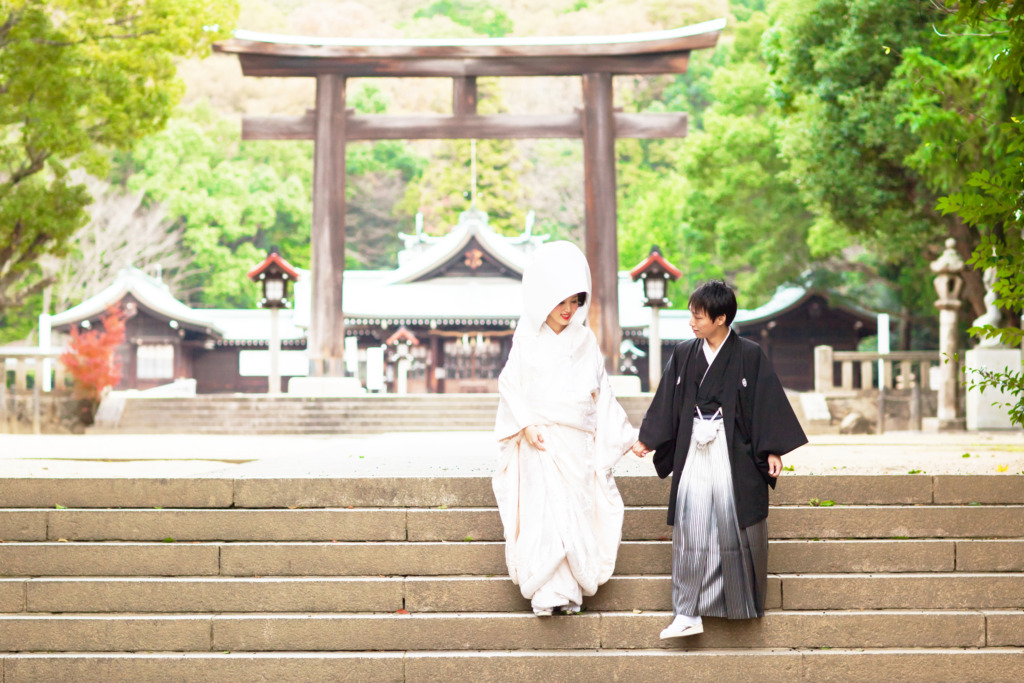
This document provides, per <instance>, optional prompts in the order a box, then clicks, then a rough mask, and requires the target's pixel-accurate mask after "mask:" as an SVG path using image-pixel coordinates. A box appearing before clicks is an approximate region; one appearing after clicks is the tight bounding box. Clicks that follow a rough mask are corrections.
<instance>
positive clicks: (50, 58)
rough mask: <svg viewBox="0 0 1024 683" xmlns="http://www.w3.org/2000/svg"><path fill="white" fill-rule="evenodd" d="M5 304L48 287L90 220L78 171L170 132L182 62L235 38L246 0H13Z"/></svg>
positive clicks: (0, 126)
mask: <svg viewBox="0 0 1024 683" xmlns="http://www.w3.org/2000/svg"><path fill="white" fill-rule="evenodd" d="M0 7H2V9H0V13H2V14H0V313H6V312H7V311H8V310H9V309H12V308H16V307H18V306H19V305H21V304H22V303H24V302H25V301H26V299H27V298H29V297H32V296H33V295H34V294H36V293H38V292H39V291H41V290H42V289H43V288H44V287H45V286H46V285H47V284H48V281H49V280H48V278H47V276H46V274H45V273H43V272H42V269H41V268H40V267H39V259H40V258H41V257H42V256H45V255H47V254H52V255H55V256H60V255H62V254H64V253H65V251H66V249H67V246H68V239H69V238H70V236H71V235H72V234H73V233H74V232H75V231H76V230H77V229H78V228H80V227H81V226H82V225H84V224H85V223H86V221H87V220H88V214H87V213H86V211H85V207H86V206H87V205H88V203H89V202H90V197H89V194H88V192H87V190H86V188H85V187H84V186H83V185H82V184H81V183H80V182H76V181H75V180H74V176H72V175H71V173H70V172H71V171H72V170H74V169H83V170H85V171H87V172H89V173H91V174H93V175H96V176H100V177H103V176H105V175H106V172H107V169H108V166H109V161H108V159H109V157H108V154H109V152H110V151H111V150H114V149H123V148H127V147H129V146H130V145H132V144H133V143H134V142H135V141H136V140H138V139H139V138H141V137H143V136H145V135H147V134H150V133H153V132H154V131H157V130H159V129H160V128H161V127H162V126H163V125H164V124H165V122H166V120H167V118H168V116H169V115H170V113H171V111H172V110H173V108H174V106H175V105H176V104H177V102H178V100H179V99H180V98H181V96H182V93H183V91H184V85H183V83H182V82H181V81H180V80H179V79H178V77H177V74H176V64H175V60H176V59H178V58H180V57H187V56H193V55H204V54H207V53H208V51H209V46H210V43H211V42H212V41H214V40H217V39H219V38H223V37H225V36H226V35H227V30H228V29H230V28H231V26H232V25H233V23H234V21H235V17H236V15H237V12H238V8H237V6H236V3H235V0H142V1H140V0H88V1H85V0H3V4H2V6H0Z"/></svg>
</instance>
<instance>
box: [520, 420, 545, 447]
mask: <svg viewBox="0 0 1024 683" xmlns="http://www.w3.org/2000/svg"><path fill="white" fill-rule="evenodd" d="M523 438H524V439H526V443H528V444H530V445H531V446H533V447H534V448H536V449H537V450H538V451H543V450H545V449H544V435H543V434H541V431H540V428H539V427H536V426H534V425H530V426H529V427H524V428H523Z"/></svg>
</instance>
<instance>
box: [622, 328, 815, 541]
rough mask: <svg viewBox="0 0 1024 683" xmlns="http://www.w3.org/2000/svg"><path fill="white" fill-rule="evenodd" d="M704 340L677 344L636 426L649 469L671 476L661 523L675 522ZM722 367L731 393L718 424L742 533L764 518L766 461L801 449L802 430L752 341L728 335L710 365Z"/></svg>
mask: <svg viewBox="0 0 1024 683" xmlns="http://www.w3.org/2000/svg"><path fill="white" fill-rule="evenodd" d="M703 343H704V342H703V340H701V339H692V340H688V341H685V342H682V343H680V344H678V345H677V346H676V348H675V349H674V350H673V351H672V357H671V358H670V359H669V361H668V363H667V364H666V365H665V371H664V372H663V373H662V376H661V383H660V384H659V385H658V391H657V392H656V393H655V394H654V399H653V400H652V401H651V405H650V407H649V408H648V409H647V414H646V415H645V416H644V422H643V425H642V426H641V427H640V441H642V442H643V443H644V444H645V445H646V446H647V447H648V448H651V449H653V450H654V451H656V452H655V454H654V467H655V469H656V470H657V472H658V476H659V477H661V478H662V479H664V478H665V477H667V476H668V475H669V473H671V474H672V489H671V494H670V496H669V501H668V523H669V524H673V523H674V522H675V514H676V493H677V491H678V489H679V479H680V477H681V475H682V473H683V465H684V464H686V456H687V453H688V452H689V449H690V432H691V431H692V430H693V416H694V406H695V405H696V402H697V386H698V381H699V380H698V378H697V370H696V366H697V362H696V361H697V358H698V355H697V354H700V353H703V352H704V351H703ZM721 362H724V363H725V364H726V366H725V373H726V378H725V382H726V384H725V386H727V387H728V386H734V387H736V391H735V392H727V393H726V395H725V396H723V397H722V419H723V420H724V425H725V438H726V443H727V445H728V449H729V461H730V463H731V464H732V486H733V491H734V492H735V497H736V516H737V519H738V521H739V525H740V528H741V529H745V528H747V527H748V526H750V525H752V524H756V523H757V522H759V521H761V520H762V519H764V518H765V517H767V516H768V487H769V486H771V487H772V488H775V478H774V477H770V476H768V456H769V455H770V454H773V453H774V454H775V455H783V454H785V453H789V452H790V451H792V450H793V449H795V448H798V447H799V446H802V445H804V444H805V443H807V437H806V436H805V435H804V430H803V429H802V428H801V427H800V422H799V421H798V420H797V418H796V414H795V413H794V412H793V408H792V406H791V405H790V403H789V399H788V398H786V393H785V391H784V390H783V389H782V383H781V382H780V381H779V378H778V376H776V374H775V370H773V369H772V364H771V361H770V360H768V357H767V356H765V355H764V353H763V352H762V351H761V347H760V346H758V344H757V343H756V342H753V341H750V340H749V339H741V338H740V337H739V336H738V335H737V334H736V333H735V332H732V333H730V334H729V337H728V338H727V339H726V340H725V342H724V344H723V347H722V349H721V351H720V352H719V355H718V358H717V359H716V363H721Z"/></svg>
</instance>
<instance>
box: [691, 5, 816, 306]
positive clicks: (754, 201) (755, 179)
mask: <svg viewBox="0 0 1024 683" xmlns="http://www.w3.org/2000/svg"><path fill="white" fill-rule="evenodd" d="M767 26H768V18H767V16H766V15H765V14H763V13H759V12H755V13H752V14H749V15H748V19H747V20H746V21H743V22H740V23H739V24H738V25H737V26H736V28H735V33H734V40H733V43H732V46H731V49H730V50H729V51H728V52H729V54H728V56H727V57H726V59H725V60H724V64H723V65H722V66H721V67H720V68H719V69H717V70H716V71H715V72H714V74H713V75H712V77H711V79H710V87H709V89H708V93H709V94H710V99H711V101H712V102H713V104H712V105H711V106H710V107H709V108H708V109H707V110H706V112H705V113H704V117H703V121H704V126H703V130H698V131H696V132H695V133H693V134H692V135H691V136H690V138H689V139H688V140H687V144H686V147H685V150H684V154H683V157H682V164H681V170H682V172H683V173H684V174H686V176H687V178H689V180H690V185H691V191H690V193H689V194H688V195H687V196H686V197H685V205H686V208H685V216H686V220H687V221H688V222H689V223H690V225H691V227H692V230H693V231H695V232H697V233H699V234H703V235H706V236H707V241H708V242H709V247H710V252H711V253H712V254H713V255H714V258H715V264H716V266H717V268H718V271H719V272H718V273H708V275H712V274H715V275H726V276H728V277H729V278H730V279H732V280H733V281H734V282H735V283H736V285H737V287H738V290H739V291H738V293H739V295H740V298H741V300H742V301H743V304H744V305H745V306H748V307H752V306H756V305H760V304H761V303H764V301H766V300H767V299H768V298H770V297H771V295H772V293H773V292H774V291H775V289H776V288H777V287H778V286H779V285H781V284H783V283H785V282H788V281H793V280H796V279H798V278H800V277H801V275H802V274H803V272H804V271H805V270H806V269H807V268H808V267H809V265H810V264H811V263H812V262H813V260H814V258H813V255H812V253H811V245H810V244H809V243H808V239H809V227H810V223H811V219H812V215H811V213H810V211H809V210H808V208H807V206H806V203H805V201H804V200H803V198H802V197H801V194H800V191H799V188H798V186H797V183H796V182H795V181H794V178H793V177H792V175H791V173H790V164H789V162H788V161H787V160H786V158H785V157H784V156H783V155H782V153H781V150H780V147H779V137H780V135H781V131H782V129H783V126H784V121H783V119H782V116H781V113H780V111H779V109H778V107H777V106H775V104H774V103H773V102H772V100H771V97H770V96H769V90H770V87H771V80H770V78H769V76H768V71H767V68H766V65H765V62H764V60H763V59H762V58H761V55H760V50H759V44H760V37H761V34H762V33H763V31H764V30H765V29H766V28H767Z"/></svg>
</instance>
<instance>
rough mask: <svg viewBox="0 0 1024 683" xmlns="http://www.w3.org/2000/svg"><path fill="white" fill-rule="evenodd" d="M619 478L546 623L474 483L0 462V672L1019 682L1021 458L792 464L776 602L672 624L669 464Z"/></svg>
mask: <svg viewBox="0 0 1024 683" xmlns="http://www.w3.org/2000/svg"><path fill="white" fill-rule="evenodd" d="M618 481H619V488H620V490H621V492H622V494H623V498H624V499H625V501H626V504H627V511H626V518H625V526H624V530H623V543H622V547H621V550H620V553H619V561H618V566H617V567H616V573H615V576H614V577H613V578H612V580H611V581H610V582H609V583H608V584H606V585H605V586H603V587H602V588H601V590H600V591H599V592H598V594H597V595H596V596H594V597H593V598H589V599H588V600H587V601H586V605H585V607H586V609H585V611H584V612H583V613H582V614H580V615H578V616H556V617H552V618H550V619H537V618H535V617H534V616H533V615H532V614H531V613H530V611H529V605H528V602H527V601H525V600H523V599H522V597H521V596H520V595H519V593H518V590H517V588H516V587H515V586H513V585H512V584H511V582H510V581H509V580H508V578H507V576H506V574H505V563H504V555H503V549H504V546H503V543H502V542H501V538H502V535H501V525H500V521H499V519H498V515H497V512H496V510H495V509H494V507H493V506H494V500H493V495H492V493H491V490H490V481H489V479H488V478H485V477H450V478H402V477H397V478H372V479H343V478H307V479H283V478H276V479H275V478H250V479H228V478H212V477H211V478H180V479H102V478H85V479H58V478H53V479H43V478H21V479H5V480H0V508H2V509H0V539H2V540H3V542H2V543H0V681H2V682H3V683H22V682H24V681H146V682H149V681H218V682H221V681H251V680H266V681H328V680H330V681H336V680H346V681H360V682H372V681H453V680H464V681H515V680H558V681H562V680H565V681H591V682H596V681H613V680H620V681H658V682H659V683H661V682H662V681H666V680H672V681H680V680H682V681H690V680H693V681H698V680H699V681H708V680H721V681H747V680H757V681H759V682H773V681H787V682H789V681H816V682H820V681H843V682H845V683H850V682H856V681H872V682H875V681H901V683H910V682H915V681H916V682H924V681H927V682H929V683H933V682H936V681H951V682H952V681H956V682H957V683H962V682H964V681H1021V680H1024V476H1010V475H1001V476H1000V475H991V476H984V475H982V476H953V475H949V476H930V475H902V476H796V475H788V476H786V477H784V478H783V479H782V480H781V481H780V483H779V488H778V490H777V491H776V492H775V494H773V509H772V512H771V516H770V518H769V530H770V533H771V546H770V553H769V585H768V589H769V590H768V614H767V616H766V617H765V618H764V619H761V620H755V621H745V622H728V621H725V620H720V619H708V620H706V622H705V629H706V631H705V633H704V634H703V635H700V636H696V637H693V638H688V639H685V640H682V641H679V640H676V641H668V642H666V641H661V640H659V638H658V633H659V631H660V629H661V628H662V627H663V626H665V625H666V624H667V623H668V621H669V620H670V616H671V614H670V613H671V604H670V579H669V571H670V553H669V551H670V544H669V543H668V541H667V540H666V539H667V538H668V537H669V535H670V530H669V528H668V527H666V526H665V524H664V515H665V508H664V503H665V499H666V495H667V483H666V482H664V481H660V480H657V479H655V478H653V477H626V476H623V477H620V478H619V479H618ZM811 499H818V500H819V501H824V503H825V504H824V505H821V506H818V507H813V506H811V505H809V504H808V501H810V500H811ZM828 501H834V502H835V505H834V506H829V505H828Z"/></svg>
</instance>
